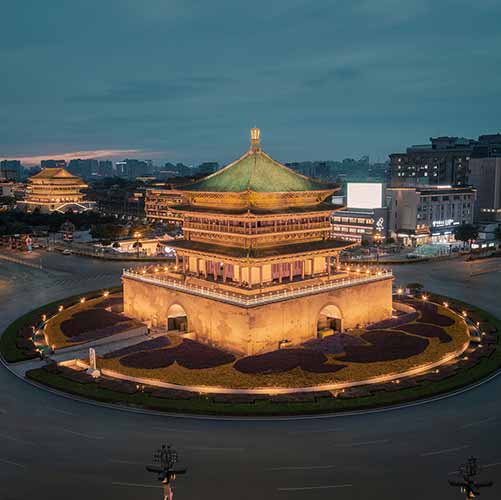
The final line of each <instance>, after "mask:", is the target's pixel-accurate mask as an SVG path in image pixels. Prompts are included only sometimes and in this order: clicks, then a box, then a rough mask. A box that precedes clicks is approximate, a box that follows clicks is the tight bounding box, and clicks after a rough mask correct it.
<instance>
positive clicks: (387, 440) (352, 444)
mask: <svg viewBox="0 0 501 500" xmlns="http://www.w3.org/2000/svg"><path fill="white" fill-rule="evenodd" d="M389 442H390V440H389V439H378V440H376V441H360V442H359V443H337V444H336V445H335V446H344V447H353V446H368V445H371V444H385V443H389Z"/></svg>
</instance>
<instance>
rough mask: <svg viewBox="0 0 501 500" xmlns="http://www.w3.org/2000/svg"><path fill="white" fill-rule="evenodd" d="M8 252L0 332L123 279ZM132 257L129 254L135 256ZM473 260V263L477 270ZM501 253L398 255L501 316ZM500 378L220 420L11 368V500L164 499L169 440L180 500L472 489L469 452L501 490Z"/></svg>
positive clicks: (92, 265) (7, 418)
mask: <svg viewBox="0 0 501 500" xmlns="http://www.w3.org/2000/svg"><path fill="white" fill-rule="evenodd" d="M23 258H27V259H40V258H41V260H42V269H41V270H40V269H35V268H32V267H28V266H24V265H22V264H14V263H10V262H6V261H2V260H0V331H1V330H3V329H4V328H5V327H6V326H7V325H8V324H9V323H10V322H11V321H12V320H13V319H15V318H16V317H18V316H20V315H21V314H23V313H24V312H26V311H28V310H31V309H33V308H34V307H36V306H39V305H42V304H44V303H47V302H50V301H53V300H56V299H58V298H63V297H66V296H68V295H73V294H75V293H84V292H85V291H88V290H93V289H97V288H105V287H110V286H113V285H117V284H118V283H119V280H120V272H121V268H122V267H124V266H122V265H121V264H120V263H116V262H106V261H99V260H92V259H85V258H80V257H76V256H62V255H60V254H39V255H37V254H32V255H31V256H29V257H25V256H23ZM128 265H129V264H126V266H128ZM470 267H471V269H470ZM500 271H501V259H495V260H489V261H483V262H480V263H476V264H473V265H471V266H470V264H467V263H465V262H463V261H459V260H453V261H447V262H438V263H423V264H407V265H402V266H398V267H397V266H395V267H394V272H395V275H396V282H397V284H405V283H408V282H411V281H414V282H415V281H418V282H421V283H423V284H424V285H425V286H426V287H429V288H430V289H432V290H434V291H436V292H439V293H444V294H448V295H450V296H453V297H456V298H460V299H464V300H466V301H468V302H471V303H474V304H477V305H479V306H481V307H484V308H485V309H487V310H489V311H491V312H493V313H495V314H497V315H499V316H500V317H501V301H500V298H501V290H500V287H499V282H500V277H501V274H500ZM500 389H501V377H498V378H496V379H494V380H492V381H491V382H489V383H486V384H484V385H482V386H480V387H478V388H477V389H475V390H472V391H469V392H466V393H463V394H461V395H459V396H455V397H451V398H446V399H442V400H440V401H437V402H433V403H430V404H423V405H421V404H418V405H415V406H413V407H409V408H406V409H401V410H392V411H382V412H377V413H371V414H365V415H359V416H337V417H323V418H315V419H304V420H294V419H291V420H272V419H270V420H255V421H249V420H221V419H200V418H181V417H170V416H156V415H142V414H135V413H130V412H125V411H120V410H115V409H109V408H103V407H100V406H96V405H92V404H88V403H82V402H78V401H74V400H70V399H67V398H65V397H61V396H58V395H55V394H51V393H49V392H46V391H44V390H40V389H38V388H36V387H33V386H31V385H29V384H28V383H26V382H24V381H22V380H20V379H18V378H16V377H15V376H14V375H12V374H11V373H10V372H9V371H7V370H6V369H3V368H2V369H0V498H1V499H2V500H18V499H28V498H30V499H31V498H37V499H51V500H59V499H61V500H62V499H64V500H67V499H69V498H71V499H73V500H84V499H86V500H87V499H89V498H95V499H110V500H115V499H117V500H118V499H122V500H124V499H134V500H137V499H141V500H149V499H160V498H161V489H160V488H159V485H158V482H157V481H156V478H155V477H154V475H152V474H150V473H148V472H146V471H145V469H144V465H145V464H146V463H148V462H149V460H150V458H151V455H152V453H153V451H154V450H155V449H156V448H157V447H158V446H159V445H160V444H161V443H163V442H166V443H171V444H172V445H174V446H175V447H176V448H177V449H178V452H179V454H180V456H181V458H182V462H183V463H184V464H185V465H186V466H187V467H188V475H187V476H182V477H180V478H179V479H178V480H177V481H176V486H175V496H174V498H175V499H176V500H182V499H193V500H195V499H196V500H199V499H200V500H201V499H218V500H230V499H231V500H236V499H242V500H256V499H292V500H294V499H302V500H306V499H307V500H310V499H311V500H316V499H330V498H337V499H364V500H365V499H385V500H392V499H395V500H401V499H408V500H417V499H419V500H422V499H423V498H426V499H428V500H429V499H448V498H450V499H454V498H461V496H460V494H459V492H458V491H456V490H454V489H452V488H450V487H449V486H448V484H447V479H448V478H451V477H453V476H452V474H451V473H452V472H453V471H455V470H456V469H457V466H458V465H459V464H460V463H462V462H464V461H465V460H466V458H467V457H468V456H469V455H472V454H473V455H475V456H478V457H479V459H480V460H481V463H483V464H484V465H485V466H486V468H485V476H486V477H489V478H491V479H493V480H494V481H495V482H496V483H497V484H496V485H495V487H494V488H493V489H491V490H485V491H484V492H482V498H485V499H487V500H488V499H490V498H491V499H494V498H499V496H500V495H501V493H500V492H501V447H500V446H499V444H500V439H499V435H500V431H501V400H500V398H499V396H498V395H499V392H500Z"/></svg>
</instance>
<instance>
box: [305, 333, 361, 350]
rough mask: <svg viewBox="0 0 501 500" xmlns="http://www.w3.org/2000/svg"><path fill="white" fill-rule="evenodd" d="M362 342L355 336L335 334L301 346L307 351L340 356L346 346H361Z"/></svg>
mask: <svg viewBox="0 0 501 500" xmlns="http://www.w3.org/2000/svg"><path fill="white" fill-rule="evenodd" d="M361 344H364V341H363V340H362V339H361V338H360V337H358V336H356V335H349V334H347V333H335V334H334V335H329V336H328V337H325V338H324V339H312V340H308V341H307V342H305V343H304V344H303V346H304V347H305V348H307V349H313V350H315V351H321V352H324V353H326V354H340V353H342V352H344V350H345V347H346V346H350V345H361Z"/></svg>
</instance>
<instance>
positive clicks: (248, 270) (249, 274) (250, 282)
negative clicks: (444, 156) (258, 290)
mask: <svg viewBox="0 0 501 500" xmlns="http://www.w3.org/2000/svg"><path fill="white" fill-rule="evenodd" d="M247 276H248V277H249V279H248V282H249V288H252V266H249V267H248V268H247Z"/></svg>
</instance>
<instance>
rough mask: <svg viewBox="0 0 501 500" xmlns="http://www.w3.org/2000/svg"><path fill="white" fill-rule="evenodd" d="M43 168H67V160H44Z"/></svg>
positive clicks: (42, 162)
mask: <svg viewBox="0 0 501 500" xmlns="http://www.w3.org/2000/svg"><path fill="white" fill-rule="evenodd" d="M40 167H41V168H66V160H42V161H41V162H40Z"/></svg>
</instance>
